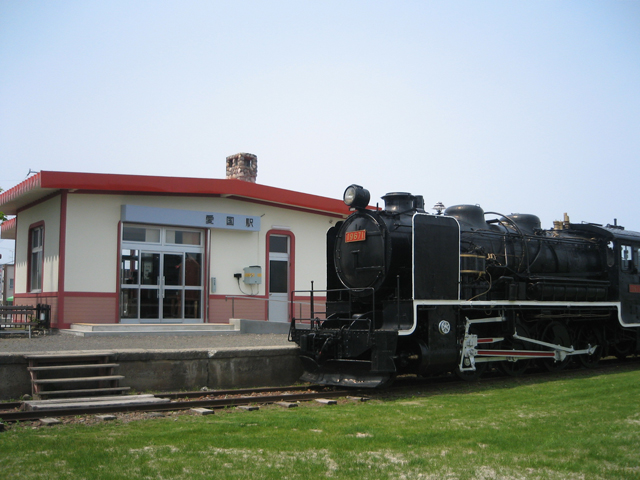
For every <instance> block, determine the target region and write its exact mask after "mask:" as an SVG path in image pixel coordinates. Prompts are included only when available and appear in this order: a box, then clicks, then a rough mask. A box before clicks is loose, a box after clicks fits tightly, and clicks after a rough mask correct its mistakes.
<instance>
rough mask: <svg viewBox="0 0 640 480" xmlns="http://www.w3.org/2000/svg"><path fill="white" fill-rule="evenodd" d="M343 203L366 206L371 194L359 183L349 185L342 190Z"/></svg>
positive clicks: (357, 206) (351, 205)
mask: <svg viewBox="0 0 640 480" xmlns="http://www.w3.org/2000/svg"><path fill="white" fill-rule="evenodd" d="M343 198H344V203H345V204H346V205H347V206H349V207H355V208H366V207H367V205H369V199H370V198H371V195H370V194H369V190H367V189H366V188H362V187H361V186H360V185H349V186H348V187H347V189H346V190H345V191H344V196H343Z"/></svg>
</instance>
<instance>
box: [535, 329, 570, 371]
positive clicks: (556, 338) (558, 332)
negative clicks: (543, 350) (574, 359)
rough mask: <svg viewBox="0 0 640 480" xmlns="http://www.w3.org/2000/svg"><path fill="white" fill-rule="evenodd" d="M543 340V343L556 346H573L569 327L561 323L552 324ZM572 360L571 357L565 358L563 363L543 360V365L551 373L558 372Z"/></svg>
mask: <svg viewBox="0 0 640 480" xmlns="http://www.w3.org/2000/svg"><path fill="white" fill-rule="evenodd" d="M541 340H542V341H543V342H547V343H552V344H554V345H561V346H563V347H570V346H571V336H570V335H569V331H568V330H567V327H565V326H564V324H562V323H560V322H551V323H550V324H549V325H547V326H546V328H545V329H544V331H543V332H542V338H541ZM570 360H571V357H569V356H567V357H565V359H564V360H562V361H561V362H558V361H556V360H551V359H549V360H546V359H545V360H542V365H544V367H545V368H546V369H547V370H549V371H550V372H556V371H558V370H562V369H563V368H564V367H566V366H567V364H568V363H569V361H570Z"/></svg>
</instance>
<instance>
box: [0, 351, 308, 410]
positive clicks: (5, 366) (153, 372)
mask: <svg viewBox="0 0 640 480" xmlns="http://www.w3.org/2000/svg"><path fill="white" fill-rule="evenodd" d="M114 340H116V339H114ZM27 341H28V340H27ZM80 352H81V351H79V350H75V351H72V352H71V351H70V352H64V351H57V352H56V354H58V355H65V353H68V354H70V355H71V354H78V353H80ZM83 352H86V353H98V352H100V353H105V354H108V355H110V359H111V361H113V362H115V363H118V364H119V365H120V366H119V367H118V368H117V373H118V374H119V375H123V376H124V379H122V380H121V381H120V386H123V387H127V386H128V387H131V391H132V393H136V392H153V391H155V392H162V391H178V390H185V391H193V390H200V389H202V388H203V387H207V388H208V389H210V390H214V389H226V388H251V387H264V386H279V385H291V384H293V383H295V382H296V381H297V380H298V379H299V378H300V376H301V375H302V365H301V363H300V360H299V358H298V347H297V346H295V345H287V346H272V347H269V346H260V347H236V348H216V349H206V348H201V349H182V350H177V349H176V350H159V349H150V350H142V349H123V350H119V349H117V348H114V349H108V350H91V351H86V350H85V351H83ZM27 367H28V361H27V359H26V358H25V354H24V353H18V352H14V353H0V378H1V379H2V381H1V382H0V400H16V399H18V398H19V397H20V396H22V395H24V394H31V377H30V375H29V372H28V370H27Z"/></svg>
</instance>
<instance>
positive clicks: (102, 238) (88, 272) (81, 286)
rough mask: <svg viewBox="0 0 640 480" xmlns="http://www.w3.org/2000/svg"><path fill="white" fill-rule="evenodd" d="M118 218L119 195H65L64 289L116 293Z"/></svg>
mask: <svg viewBox="0 0 640 480" xmlns="http://www.w3.org/2000/svg"><path fill="white" fill-rule="evenodd" d="M119 220H120V200H119V197H116V198H114V196H113V195H89V194H86V195H85V194H72V193H71V194H69V195H68V197H67V236H66V255H65V285H64V288H65V290H66V291H68V292H100V293H114V292H116V288H117V275H118V261H119V260H118V222H119Z"/></svg>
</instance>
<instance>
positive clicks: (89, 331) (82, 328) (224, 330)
mask: <svg viewBox="0 0 640 480" xmlns="http://www.w3.org/2000/svg"><path fill="white" fill-rule="evenodd" d="M60 333H63V334H66V335H76V336H79V337H98V336H117V335H230V334H238V333H240V328H239V326H238V325H236V324H218V323H171V324H169V323H154V324H127V323H116V324H95V323H74V324H72V325H71V327H70V328H69V329H63V330H60Z"/></svg>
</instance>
